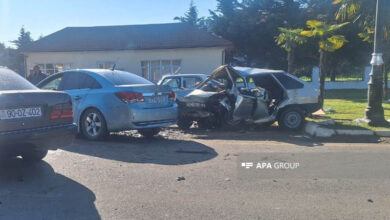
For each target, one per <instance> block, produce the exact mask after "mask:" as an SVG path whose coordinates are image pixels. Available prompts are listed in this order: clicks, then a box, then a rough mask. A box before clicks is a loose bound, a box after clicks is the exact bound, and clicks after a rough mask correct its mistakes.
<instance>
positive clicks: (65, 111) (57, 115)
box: [50, 102, 73, 119]
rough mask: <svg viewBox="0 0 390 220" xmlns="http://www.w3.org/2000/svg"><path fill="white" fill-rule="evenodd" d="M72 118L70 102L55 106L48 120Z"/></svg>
mask: <svg viewBox="0 0 390 220" xmlns="http://www.w3.org/2000/svg"><path fill="white" fill-rule="evenodd" d="M63 118H73V110H72V102H68V103H60V104H56V105H55V106H54V107H53V109H52V110H51V113H50V119H63Z"/></svg>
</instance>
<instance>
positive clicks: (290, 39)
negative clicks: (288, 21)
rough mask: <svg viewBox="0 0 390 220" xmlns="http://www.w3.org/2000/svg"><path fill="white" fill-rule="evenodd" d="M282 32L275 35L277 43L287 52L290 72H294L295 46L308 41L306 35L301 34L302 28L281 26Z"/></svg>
mask: <svg viewBox="0 0 390 220" xmlns="http://www.w3.org/2000/svg"><path fill="white" fill-rule="evenodd" d="M279 31H280V34H279V35H278V36H276V37H275V41H276V43H277V44H278V45H279V46H280V47H281V48H283V49H284V50H285V51H286V52H287V62H288V68H287V71H288V72H289V73H293V72H294V67H295V65H294V63H295V53H294V52H295V48H296V47H297V46H298V45H299V44H304V43H306V40H307V39H306V37H305V36H303V35H302V34H301V32H302V31H303V30H302V29H287V28H283V27H280V28H279Z"/></svg>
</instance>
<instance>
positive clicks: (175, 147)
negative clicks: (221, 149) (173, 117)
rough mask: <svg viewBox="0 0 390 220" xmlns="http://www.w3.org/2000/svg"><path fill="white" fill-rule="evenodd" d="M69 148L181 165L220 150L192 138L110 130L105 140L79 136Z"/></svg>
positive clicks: (128, 159)
mask: <svg viewBox="0 0 390 220" xmlns="http://www.w3.org/2000/svg"><path fill="white" fill-rule="evenodd" d="M64 150H66V151H70V152H74V153H78V154H85V155H90V156H94V157H99V158H104V159H110V160H117V161H122V162H128V163H153V164H162V165H182V164H191V163H197V162H202V161H207V160H210V159H212V158H214V157H216V156H217V155H218V154H217V152H215V150H214V149H213V148H211V147H208V146H206V145H204V144H201V143H198V142H195V141H189V140H171V139H164V138H163V137H156V138H152V139H146V138H137V137H134V136H128V135H118V134H111V135H110V136H108V137H107V138H106V140H104V141H100V142H91V141H87V140H83V139H76V141H75V142H74V144H73V145H72V146H71V147H68V148H64Z"/></svg>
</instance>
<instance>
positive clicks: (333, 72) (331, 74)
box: [330, 68, 336, 82]
mask: <svg viewBox="0 0 390 220" xmlns="http://www.w3.org/2000/svg"><path fill="white" fill-rule="evenodd" d="M331 70H332V72H331V73H330V81H332V82H334V81H336V70H335V69H334V68H331Z"/></svg>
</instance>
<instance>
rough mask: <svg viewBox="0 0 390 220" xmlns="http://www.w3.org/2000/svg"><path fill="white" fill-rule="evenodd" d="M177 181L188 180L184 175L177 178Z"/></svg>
mask: <svg viewBox="0 0 390 220" xmlns="http://www.w3.org/2000/svg"><path fill="white" fill-rule="evenodd" d="M176 180H177V181H184V180H186V178H185V177H184V176H179V177H178V178H176Z"/></svg>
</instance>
